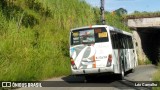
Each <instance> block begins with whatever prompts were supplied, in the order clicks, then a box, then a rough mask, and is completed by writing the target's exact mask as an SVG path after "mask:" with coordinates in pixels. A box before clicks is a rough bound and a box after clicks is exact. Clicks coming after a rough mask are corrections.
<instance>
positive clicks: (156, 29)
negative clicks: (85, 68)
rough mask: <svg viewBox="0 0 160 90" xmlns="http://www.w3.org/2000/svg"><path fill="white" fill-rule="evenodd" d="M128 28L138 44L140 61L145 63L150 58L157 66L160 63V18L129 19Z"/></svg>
mask: <svg viewBox="0 0 160 90" xmlns="http://www.w3.org/2000/svg"><path fill="white" fill-rule="evenodd" d="M128 26H129V27H130V28H131V29H132V30H133V34H134V38H135V42H136V43H137V47H136V48H137V54H138V59H139V60H144V61H145V60H146V59H147V58H148V59H149V60H150V61H151V62H152V63H153V64H157V63H158V62H159V61H160V17H159V18H157V17H156V18H141V19H128Z"/></svg>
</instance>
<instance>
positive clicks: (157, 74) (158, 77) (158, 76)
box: [153, 63, 160, 90]
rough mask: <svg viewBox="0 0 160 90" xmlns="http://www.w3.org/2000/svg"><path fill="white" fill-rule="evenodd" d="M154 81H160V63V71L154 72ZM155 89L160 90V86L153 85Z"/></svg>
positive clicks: (159, 66) (159, 68) (159, 69)
mask: <svg viewBox="0 0 160 90" xmlns="http://www.w3.org/2000/svg"><path fill="white" fill-rule="evenodd" d="M153 81H160V63H159V65H158V71H157V72H155V73H154V74H153ZM153 90H160V87H153Z"/></svg>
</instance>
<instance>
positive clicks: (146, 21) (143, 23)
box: [128, 17, 160, 28]
mask: <svg viewBox="0 0 160 90" xmlns="http://www.w3.org/2000/svg"><path fill="white" fill-rule="evenodd" d="M128 26H129V27H135V28H139V27H160V17H154V18H140V19H128Z"/></svg>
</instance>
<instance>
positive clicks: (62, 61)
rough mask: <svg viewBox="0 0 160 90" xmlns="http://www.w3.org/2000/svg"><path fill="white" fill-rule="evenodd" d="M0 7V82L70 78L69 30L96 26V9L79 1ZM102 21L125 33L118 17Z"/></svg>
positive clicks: (17, 0)
mask: <svg viewBox="0 0 160 90" xmlns="http://www.w3.org/2000/svg"><path fill="white" fill-rule="evenodd" d="M0 7H1V8H0V68H1V70H0V80H1V81H4V80H5V81H6V80H12V81H14V80H19V81H27V80H41V79H45V78H49V77H56V76H61V75H68V74H70V64H69V63H70V59H69V51H68V50H69V45H68V37H69V30H70V29H71V28H73V27H79V26H86V25H91V24H97V23H98V22H99V21H98V20H99V9H97V8H93V7H91V6H90V5H88V4H87V3H86V2H85V1H83V0H1V1H0ZM106 18H107V21H108V22H107V23H108V24H110V25H114V26H116V27H118V28H121V29H125V30H129V29H128V28H127V27H126V26H125V25H123V24H122V23H121V18H120V17H119V16H116V15H112V14H110V13H108V14H107V15H106Z"/></svg>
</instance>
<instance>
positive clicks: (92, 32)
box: [71, 27, 108, 45]
mask: <svg viewBox="0 0 160 90" xmlns="http://www.w3.org/2000/svg"><path fill="white" fill-rule="evenodd" d="M98 42H108V33H107V31H106V28H104V27H103V28H86V29H79V30H74V31H72V32H71V45H79V44H93V43H98Z"/></svg>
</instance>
